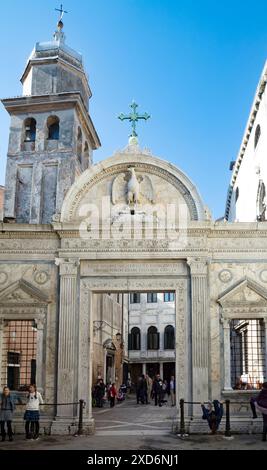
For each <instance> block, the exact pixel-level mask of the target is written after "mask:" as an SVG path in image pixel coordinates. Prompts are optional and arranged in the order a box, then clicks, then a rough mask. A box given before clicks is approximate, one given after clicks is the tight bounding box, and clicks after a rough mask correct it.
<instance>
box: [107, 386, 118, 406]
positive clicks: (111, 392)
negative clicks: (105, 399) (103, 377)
mask: <svg viewBox="0 0 267 470" xmlns="http://www.w3.org/2000/svg"><path fill="white" fill-rule="evenodd" d="M116 396H117V389H116V386H115V383H113V384H112V385H111V387H110V389H109V400H110V408H113V406H114V405H115V398H116Z"/></svg>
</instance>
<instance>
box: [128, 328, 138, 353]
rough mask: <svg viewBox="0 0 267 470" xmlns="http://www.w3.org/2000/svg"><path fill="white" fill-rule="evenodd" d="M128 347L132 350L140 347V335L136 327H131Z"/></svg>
mask: <svg viewBox="0 0 267 470" xmlns="http://www.w3.org/2000/svg"><path fill="white" fill-rule="evenodd" d="M128 348H129V349H130V350H132V351H140V349H141V335H140V330H139V328H137V327H134V328H132V329H131V333H130V334H129V344H128Z"/></svg>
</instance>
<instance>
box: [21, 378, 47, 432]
mask: <svg viewBox="0 0 267 470" xmlns="http://www.w3.org/2000/svg"><path fill="white" fill-rule="evenodd" d="M43 403H44V401H43V398H42V395H41V394H40V393H39V392H37V388H36V385H35V384H32V385H30V387H29V394H28V397H27V403H26V411H25V413H24V420H25V421H26V424H25V431H26V439H34V440H37V439H39V429H40V426H39V419H40V412H39V407H40V405H41V404H43Z"/></svg>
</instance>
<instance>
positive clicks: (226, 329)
mask: <svg viewBox="0 0 267 470" xmlns="http://www.w3.org/2000/svg"><path fill="white" fill-rule="evenodd" d="M221 322H222V325H223V357H224V390H232V387H231V345H230V319H229V318H223V319H222V320H221Z"/></svg>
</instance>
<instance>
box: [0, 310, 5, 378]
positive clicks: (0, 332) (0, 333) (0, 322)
mask: <svg viewBox="0 0 267 470" xmlns="http://www.w3.org/2000/svg"><path fill="white" fill-rule="evenodd" d="M5 324H6V322H5V320H4V318H0V383H3V380H2V371H3V364H2V361H3V339H4V327H5Z"/></svg>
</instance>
